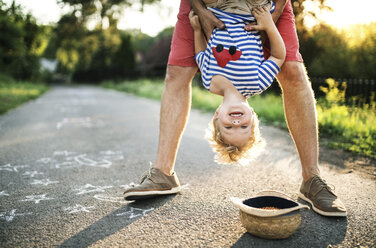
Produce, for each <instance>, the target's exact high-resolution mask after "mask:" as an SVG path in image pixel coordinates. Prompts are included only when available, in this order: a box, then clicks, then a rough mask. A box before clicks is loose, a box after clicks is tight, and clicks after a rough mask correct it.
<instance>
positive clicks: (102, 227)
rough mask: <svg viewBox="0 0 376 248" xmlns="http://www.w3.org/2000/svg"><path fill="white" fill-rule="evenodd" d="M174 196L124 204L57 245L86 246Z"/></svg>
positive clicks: (121, 227) (113, 232)
mask: <svg viewBox="0 0 376 248" xmlns="http://www.w3.org/2000/svg"><path fill="white" fill-rule="evenodd" d="M175 196H176V195H170V196H166V197H158V198H152V199H146V200H142V201H137V202H132V203H129V204H127V205H124V206H123V207H121V208H119V209H117V210H115V211H113V212H112V213H110V214H108V215H107V216H105V217H103V218H102V219H100V220H98V221H96V222H95V223H93V224H91V225H90V226H89V227H87V228H86V229H84V230H82V231H80V232H79V233H77V234H76V235H74V236H73V237H71V238H69V239H68V240H66V241H64V242H63V243H62V244H61V245H60V246H58V247H88V246H90V245H91V244H94V243H95V242H97V241H98V240H102V239H104V238H106V237H108V236H111V235H112V234H115V233H116V232H118V231H119V230H121V229H123V228H124V227H126V226H128V225H130V224H131V223H133V222H134V221H136V220H138V219H140V218H141V217H142V216H144V214H145V213H148V212H151V211H154V210H156V209H157V208H159V207H161V206H163V205H164V204H166V203H167V202H169V201H171V200H172V199H173V198H174V197H175ZM125 215H127V216H125ZM119 216H120V217H119ZM122 216H125V218H122Z"/></svg>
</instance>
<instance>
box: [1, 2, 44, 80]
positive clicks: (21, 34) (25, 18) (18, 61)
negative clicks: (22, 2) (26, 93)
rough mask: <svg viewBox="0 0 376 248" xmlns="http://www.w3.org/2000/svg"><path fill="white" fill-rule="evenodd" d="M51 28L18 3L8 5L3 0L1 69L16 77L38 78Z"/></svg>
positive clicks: (23, 78)
mask: <svg viewBox="0 0 376 248" xmlns="http://www.w3.org/2000/svg"><path fill="white" fill-rule="evenodd" d="M48 30H49V29H48V28H47V27H44V26H39V25H38V24H37V23H36V21H35V18H34V17H33V16H32V15H31V14H26V15H25V14H23V13H22V9H21V7H20V6H19V5H16V4H15V2H13V3H12V4H11V6H10V7H9V8H7V7H6V6H5V4H4V2H3V1H2V0H0V33H1V35H0V72H2V73H4V74H8V75H10V76H12V77H14V78H16V79H22V80H36V79H37V78H38V77H39V74H40V66H39V58H40V56H41V55H42V54H43V51H44V49H45V47H46V46H47V43H48Z"/></svg>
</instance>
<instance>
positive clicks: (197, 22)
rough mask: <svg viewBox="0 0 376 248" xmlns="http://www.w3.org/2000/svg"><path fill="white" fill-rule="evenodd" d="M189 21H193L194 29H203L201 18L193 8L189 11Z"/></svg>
mask: <svg viewBox="0 0 376 248" xmlns="http://www.w3.org/2000/svg"><path fill="white" fill-rule="evenodd" d="M189 21H190V22H191V26H192V28H193V30H195V31H196V30H201V24H200V20H199V19H198V16H197V15H196V14H195V12H194V11H193V10H191V12H189Z"/></svg>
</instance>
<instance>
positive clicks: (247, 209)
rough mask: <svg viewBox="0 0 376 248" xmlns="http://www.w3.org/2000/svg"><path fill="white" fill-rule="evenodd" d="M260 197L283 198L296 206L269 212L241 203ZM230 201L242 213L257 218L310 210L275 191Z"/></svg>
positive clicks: (266, 191)
mask: <svg viewBox="0 0 376 248" xmlns="http://www.w3.org/2000/svg"><path fill="white" fill-rule="evenodd" d="M260 196H275V197H280V198H284V199H287V200H289V201H293V202H295V203H296V204H297V206H295V207H291V208H285V209H278V210H269V209H260V208H254V207H251V206H248V205H245V204H244V203H243V202H244V201H245V200H248V199H251V198H255V197H260ZM230 200H231V201H232V203H233V204H234V205H235V206H236V207H238V208H239V209H240V210H241V211H243V212H245V213H247V214H250V215H254V216H258V217H273V216H280V215H284V214H287V213H291V212H293V211H297V210H299V209H310V208H309V206H307V205H304V204H300V203H299V202H296V201H295V200H293V199H292V198H291V197H290V196H288V195H287V194H285V193H283V192H280V191H276V190H265V191H261V192H259V193H257V194H256V195H255V196H252V197H250V198H237V197H230Z"/></svg>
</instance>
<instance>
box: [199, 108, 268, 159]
mask: <svg viewBox="0 0 376 248" xmlns="http://www.w3.org/2000/svg"><path fill="white" fill-rule="evenodd" d="M251 128H252V130H251V131H252V136H251V137H250V138H249V140H248V142H247V143H246V144H245V145H244V146H235V145H231V144H227V143H226V142H225V141H224V139H223V137H222V134H221V132H220V128H219V125H218V118H213V120H212V121H211V122H210V123H209V125H208V129H207V130H206V139H207V140H208V141H209V144H210V146H211V148H212V149H213V152H214V153H215V161H216V162H217V163H219V164H233V163H239V162H240V160H242V164H243V163H249V161H250V160H252V159H254V158H255V157H257V155H259V153H260V152H261V151H262V149H263V147H264V145H265V142H264V140H263V139H262V137H261V133H260V128H259V120H258V118H257V115H256V113H254V112H253V123H252V127H251Z"/></svg>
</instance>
